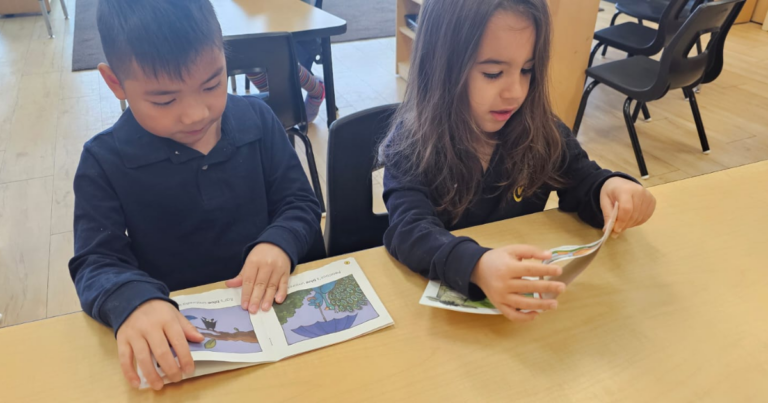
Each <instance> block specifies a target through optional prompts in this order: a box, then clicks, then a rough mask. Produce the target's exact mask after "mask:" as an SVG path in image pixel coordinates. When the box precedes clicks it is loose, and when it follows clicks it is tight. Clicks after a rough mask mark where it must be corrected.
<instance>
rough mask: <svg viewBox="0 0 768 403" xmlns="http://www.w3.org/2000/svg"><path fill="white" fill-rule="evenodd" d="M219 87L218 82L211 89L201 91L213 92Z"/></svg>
mask: <svg viewBox="0 0 768 403" xmlns="http://www.w3.org/2000/svg"><path fill="white" fill-rule="evenodd" d="M220 85H221V81H219V82H218V83H217V84H216V85H214V86H213V87H208V88H205V89H203V91H213V90H215V89H216V88H219V86H220Z"/></svg>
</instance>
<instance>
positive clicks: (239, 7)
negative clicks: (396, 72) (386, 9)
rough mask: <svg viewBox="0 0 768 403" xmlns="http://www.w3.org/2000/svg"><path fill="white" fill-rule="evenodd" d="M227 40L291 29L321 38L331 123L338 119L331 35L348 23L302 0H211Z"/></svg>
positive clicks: (298, 35) (296, 36)
mask: <svg viewBox="0 0 768 403" xmlns="http://www.w3.org/2000/svg"><path fill="white" fill-rule="evenodd" d="M211 3H212V4H213V7H214V9H215V10H216V16H217V17H218V19H219V24H220V25H221V31H222V34H223V35H224V39H225V40H226V39H236V38H247V37H249V36H253V35H258V34H263V33H269V32H290V33H291V35H293V39H295V40H297V41H300V40H306V39H315V38H317V39H320V42H321V46H322V59H323V81H324V83H325V106H326V110H327V113H328V125H329V126H330V124H331V123H333V121H334V120H336V92H335V86H334V82H333V57H332V55H331V39H330V37H331V36H334V35H341V34H343V33H345V32H347V22H346V21H344V20H342V19H341V18H339V17H336V16H334V15H332V14H329V13H327V12H325V11H323V10H321V9H319V8H316V7H312V6H310V5H309V4H306V3H304V2H302V1H299V0H211Z"/></svg>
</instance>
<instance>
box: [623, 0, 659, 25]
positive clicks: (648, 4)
mask: <svg viewBox="0 0 768 403" xmlns="http://www.w3.org/2000/svg"><path fill="white" fill-rule="evenodd" d="M667 5H669V0H667V1H663V0H623V1H621V2H618V3H616V11H619V12H621V13H624V14H626V15H629V16H631V17H635V18H639V19H641V20H646V21H651V22H655V23H658V22H659V21H661V15H662V14H664V9H665V8H666V7H667Z"/></svg>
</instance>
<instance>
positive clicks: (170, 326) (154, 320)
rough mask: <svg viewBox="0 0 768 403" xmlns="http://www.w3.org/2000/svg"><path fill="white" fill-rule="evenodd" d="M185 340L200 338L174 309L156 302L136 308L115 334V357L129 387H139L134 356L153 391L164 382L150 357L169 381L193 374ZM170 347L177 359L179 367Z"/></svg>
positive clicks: (197, 340) (166, 303) (192, 363)
mask: <svg viewBox="0 0 768 403" xmlns="http://www.w3.org/2000/svg"><path fill="white" fill-rule="evenodd" d="M187 340H189V341H192V342H196V343H199V342H202V341H203V336H202V335H201V334H200V333H199V332H198V331H197V329H195V327H194V326H193V325H192V324H191V323H189V321H188V320H187V319H186V318H185V317H184V315H182V314H181V312H179V311H178V310H177V309H176V307H174V306H173V305H171V304H170V303H168V302H167V301H163V300H159V299H153V300H150V301H147V302H145V303H143V304H141V305H139V307H138V308H136V310H134V311H133V313H131V315H130V316H128V319H126V320H125V322H123V325H122V326H120V329H119V330H118V331H117V354H118V356H119V357H120V367H121V368H122V369H123V376H125V379H127V380H128V382H130V383H131V386H133V387H134V388H138V387H139V384H140V381H139V375H138V374H137V373H136V368H135V367H134V365H133V359H134V357H135V358H136V363H137V364H138V366H139V368H141V372H142V373H143V374H144V377H145V378H146V380H147V383H149V385H150V386H151V387H152V389H155V390H160V389H162V388H163V380H162V378H160V375H159V374H158V373H157V370H155V368H154V365H153V364H152V356H153V355H154V356H155V359H156V360H157V362H158V364H160V367H161V368H162V369H163V371H164V372H165V374H166V376H167V377H168V379H169V380H170V381H171V382H178V381H180V380H181V379H182V373H183V374H184V375H192V374H193V373H194V372H195V363H194V362H193V361H192V354H190V352H189V344H188V343H187ZM171 348H173V351H174V352H175V353H176V357H178V358H179V362H178V364H177V363H176V360H175V359H174V357H173V353H172V352H171Z"/></svg>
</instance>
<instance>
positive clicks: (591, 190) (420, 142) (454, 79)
mask: <svg viewBox="0 0 768 403" xmlns="http://www.w3.org/2000/svg"><path fill="white" fill-rule="evenodd" d="M549 21H550V17H549V10H548V8H547V3H546V0H427V1H426V2H425V4H424V6H423V8H422V11H421V16H420V19H419V30H418V33H417V35H416V41H415V44H414V49H413V57H412V68H411V71H410V76H409V85H408V88H407V90H406V94H405V99H404V101H403V103H402V105H401V106H400V108H399V109H398V111H397V114H396V115H395V118H394V120H393V123H392V129H391V130H390V132H389V133H388V135H387V137H386V138H385V139H384V141H383V143H382V145H381V147H380V150H379V154H380V155H379V158H380V159H381V160H382V161H383V162H384V163H385V164H386V170H385V175H384V201H385V203H386V205H387V209H388V210H389V215H390V227H389V229H388V230H387V232H386V234H385V236H384V244H385V245H386V247H387V249H388V250H389V252H390V253H391V254H392V256H394V257H395V258H396V259H398V260H399V261H401V262H402V263H404V264H405V265H406V266H408V267H410V268H411V269H412V270H413V271H415V272H417V273H420V274H422V275H424V276H426V277H428V278H430V279H440V280H442V281H444V282H445V283H446V284H448V285H449V286H451V287H452V288H454V289H456V290H457V291H459V292H461V293H463V294H464V295H466V296H468V297H469V298H471V299H482V298H484V297H485V296H487V297H488V299H490V301H491V302H492V303H493V304H494V305H495V306H496V307H498V308H499V310H500V311H501V312H502V313H503V314H504V315H505V316H506V317H507V318H509V319H510V320H513V321H528V320H532V319H534V318H535V317H536V316H537V313H536V312H529V313H523V312H520V310H549V309H555V308H556V307H557V301H556V300H552V299H543V300H537V299H532V298H526V297H523V296H522V295H520V294H522V293H529V292H539V293H561V292H563V291H564V289H565V285H564V284H562V283H559V282H551V281H527V280H523V279H521V278H522V277H523V276H553V275H558V274H559V273H560V268H558V267H555V266H545V265H542V264H540V263H529V262H523V259H537V260H543V259H546V258H548V257H549V253H548V252H545V251H542V250H539V249H537V248H535V247H532V246H525V245H511V246H507V247H503V248H499V249H494V250H490V249H487V248H483V247H481V246H480V245H478V244H477V243H476V242H475V241H473V240H472V239H469V238H466V237H455V236H453V235H452V234H451V233H450V232H449V231H452V230H456V229H460V228H464V227H469V226H474V225H480V224H484V223H488V222H493V221H498V220H503V219H507V218H512V217H517V216H521V215H525V214H530V213H534V212H539V211H542V210H543V209H544V205H545V203H546V201H547V199H548V197H549V194H550V192H551V191H553V190H556V191H557V192H558V196H559V198H560V209H561V210H564V211H567V212H577V213H578V214H579V217H581V219H582V220H584V221H585V222H587V223H588V224H590V225H592V226H595V227H598V228H600V227H601V226H603V225H604V217H607V216H609V215H610V213H611V210H612V209H613V205H614V202H616V201H618V202H619V209H620V210H619V215H618V219H617V223H616V225H615V227H614V234H613V235H614V236H616V235H618V234H620V233H621V232H622V231H624V230H626V229H627V228H631V227H633V226H637V225H640V224H642V223H644V222H645V221H647V220H648V219H649V218H650V217H651V214H653V210H654V208H655V205H656V201H655V199H654V198H653V196H652V195H651V194H650V193H649V192H648V191H647V190H645V189H644V188H643V187H642V186H640V185H639V184H637V183H636V181H635V180H634V179H633V178H631V177H630V176H628V175H625V174H622V173H617V172H610V171H608V170H605V169H601V168H600V167H599V166H598V165H597V164H596V163H595V162H593V161H590V160H589V158H588V157H587V154H586V153H585V152H584V150H582V149H581V147H580V146H579V143H578V142H577V141H576V139H575V138H574V137H573V135H572V134H571V132H570V130H569V129H568V128H567V127H566V126H565V125H564V124H563V123H562V122H560V121H559V120H557V118H556V117H555V116H554V114H553V112H552V109H551V106H550V103H549V94H548V90H547V80H548V78H547V72H548V68H549V67H548V63H549V52H550V22H549Z"/></svg>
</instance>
